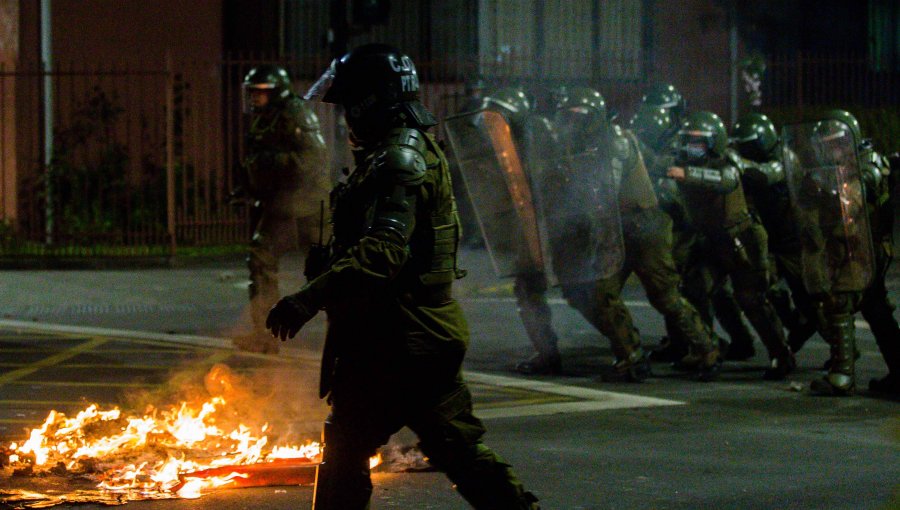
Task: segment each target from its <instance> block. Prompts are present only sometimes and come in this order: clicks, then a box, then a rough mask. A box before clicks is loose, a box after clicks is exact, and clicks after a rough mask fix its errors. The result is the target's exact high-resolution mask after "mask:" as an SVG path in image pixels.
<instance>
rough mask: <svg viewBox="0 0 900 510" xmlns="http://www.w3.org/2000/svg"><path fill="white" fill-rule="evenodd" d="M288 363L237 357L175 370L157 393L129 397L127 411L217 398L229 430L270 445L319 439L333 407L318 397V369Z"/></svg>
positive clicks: (219, 419)
mask: <svg viewBox="0 0 900 510" xmlns="http://www.w3.org/2000/svg"><path fill="white" fill-rule="evenodd" d="M312 368H313V367H311V366H307V367H302V366H298V364H297V363H293V362H292V363H291V364H290V365H288V364H286V363H282V362H276V363H272V362H269V361H264V362H260V360H259V358H256V357H252V358H251V357H241V358H238V357H235V358H232V360H229V362H228V363H227V364H226V363H216V364H213V365H212V366H209V365H205V364H201V365H194V366H187V367H183V368H180V369H178V370H175V371H173V372H172V374H171V376H170V377H169V379H168V381H167V382H166V383H165V384H163V385H161V386H160V387H158V388H156V389H152V390H146V391H139V392H132V393H129V394H126V395H125V397H124V403H123V407H124V410H126V412H127V411H128V410H131V411H132V412H134V413H141V414H150V413H153V412H154V411H156V410H160V409H168V408H171V407H173V406H179V405H181V403H186V404H187V405H188V406H190V407H199V406H200V405H201V404H202V403H203V402H206V401H208V400H209V399H210V398H213V397H221V398H223V399H224V400H225V403H224V404H222V405H221V406H219V407H218V408H217V410H216V425H217V426H218V427H219V428H221V429H224V430H232V429H236V428H237V427H238V426H239V425H244V426H247V427H249V428H250V430H251V431H253V432H254V433H256V434H259V435H267V436H268V437H269V445H270V446H275V445H282V444H289V443H303V442H306V441H308V440H314V441H319V440H320V436H321V423H322V421H323V420H324V418H325V416H326V415H327V407H326V405H325V403H324V402H323V401H321V400H320V399H319V398H318V371H317V370H314V369H312Z"/></svg>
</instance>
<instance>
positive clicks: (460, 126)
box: [444, 110, 544, 276]
mask: <svg viewBox="0 0 900 510" xmlns="http://www.w3.org/2000/svg"><path fill="white" fill-rule="evenodd" d="M444 129H445V131H446V133H447V138H448V140H449V142H450V146H451V148H452V151H453V157H454V158H455V159H456V163H457V164H458V165H459V169H460V173H461V174H462V177H463V181H464V184H465V186H466V190H467V191H468V193H469V197H471V199H472V207H473V208H474V210H475V215H476V217H477V219H478V224H479V226H480V227H481V232H482V234H483V235H484V240H485V244H486V245H487V249H488V252H489V254H490V256H491V261H492V262H493V264H494V269H495V271H496V272H497V275H498V276H513V275H516V274H521V273H524V272H531V271H543V268H544V257H543V253H542V245H541V241H540V237H539V231H538V219H537V213H536V210H535V207H534V200H533V197H532V193H531V185H530V182H529V180H528V176H527V174H526V171H525V168H524V166H523V162H522V159H521V157H520V154H519V151H518V149H517V147H516V145H515V143H514V142H513V137H512V133H511V131H510V128H509V124H507V122H506V119H504V118H503V116H502V115H500V114H499V113H496V112H492V111H487V110H482V111H477V112H473V113H467V114H464V115H458V116H454V117H449V118H448V119H446V120H445V122H444Z"/></svg>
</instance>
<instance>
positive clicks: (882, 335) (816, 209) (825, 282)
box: [789, 110, 900, 395]
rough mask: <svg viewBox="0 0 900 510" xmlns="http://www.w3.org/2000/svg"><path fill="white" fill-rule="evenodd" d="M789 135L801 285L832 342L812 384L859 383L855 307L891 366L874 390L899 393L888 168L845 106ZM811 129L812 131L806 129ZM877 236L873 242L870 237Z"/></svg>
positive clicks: (839, 390)
mask: <svg viewBox="0 0 900 510" xmlns="http://www.w3.org/2000/svg"><path fill="white" fill-rule="evenodd" d="M812 126H813V127H812V128H811V130H806V131H804V130H803V129H802V128H803V125H800V126H798V127H797V128H796V129H795V130H793V131H791V133H792V134H793V133H795V132H797V133H796V134H795V135H794V136H792V138H791V139H792V141H793V142H794V144H795V145H798V146H799V147H800V149H803V148H805V147H806V146H807V144H806V143H802V142H805V140H806V139H807V138H808V139H810V142H808V144H809V145H812V149H813V150H807V151H804V152H802V153H801V154H800V156H801V159H803V157H804V156H805V160H801V161H798V162H797V163H796V164H795V165H790V166H789V170H790V172H789V175H791V176H792V179H791V180H790V181H789V182H790V183H791V184H793V185H794V189H793V190H792V199H794V200H795V202H796V204H795V205H796V206H797V209H798V211H799V218H800V223H801V228H802V232H803V237H802V241H803V250H804V258H803V261H804V267H803V271H804V283H805V284H806V286H807V289H808V290H809V291H810V293H811V294H812V295H813V297H814V299H816V301H817V303H818V306H819V308H820V314H821V317H820V320H821V322H822V326H821V333H822V336H823V337H824V338H825V340H826V341H828V343H829V344H830V346H831V359H830V360H829V364H828V373H827V374H826V375H825V376H824V377H822V378H821V379H817V380H814V381H813V382H812V384H811V385H810V389H811V391H812V392H813V393H816V394H821V395H849V394H851V393H852V392H853V391H854V389H855V387H856V376H855V358H856V355H857V349H856V341H855V340H856V338H855V325H854V322H853V315H854V313H855V312H856V311H857V310H859V311H862V313H863V318H865V319H866V321H867V322H869V324H870V327H871V329H872V333H873V334H874V335H875V339H876V342H877V343H878V346H879V348H880V349H881V351H882V355H883V356H884V358H885V361H886V363H887V365H888V369H889V374H888V376H887V377H885V378H884V379H876V380H873V381H872V382H871V383H870V386H871V388H872V389H873V390H875V391H885V392H888V393H894V394H896V393H897V391H896V390H897V387H896V381H895V380H894V379H895V378H896V374H897V373H898V372H897V370H898V364H900V347H898V343H897V339H898V338H900V328H898V324H897V321H896V319H894V317H893V306H892V305H891V303H890V302H889V300H888V298H887V291H886V287H885V282H884V278H885V274H886V272H887V268H888V265H889V264H890V261H891V255H892V250H893V246H892V241H893V240H892V238H891V236H892V233H891V230H892V227H893V225H892V222H893V212H892V211H891V209H890V191H889V188H890V185H889V176H890V167H889V166H888V164H887V162H886V161H885V159H884V158H882V157H881V156H880V155H878V154H877V153H876V152H875V151H874V148H873V147H872V146H871V142H869V141H866V140H863V139H862V133H861V130H860V127H859V123H858V122H857V120H856V118H855V117H853V115H852V114H850V113H849V112H847V111H845V110H832V111H829V112H827V113H826V115H825V118H824V119H822V120H820V121H818V122H816V123H814V124H813V125H812ZM808 131H811V134H807V133H808ZM873 239H874V240H875V243H874V246H873V244H872V243H871V241H872V240H873Z"/></svg>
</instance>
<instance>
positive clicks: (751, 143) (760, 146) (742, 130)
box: [731, 112, 778, 162]
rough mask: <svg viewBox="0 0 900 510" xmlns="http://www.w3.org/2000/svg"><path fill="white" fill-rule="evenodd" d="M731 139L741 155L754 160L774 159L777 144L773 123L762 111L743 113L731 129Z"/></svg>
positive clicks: (776, 133) (776, 134)
mask: <svg viewBox="0 0 900 510" xmlns="http://www.w3.org/2000/svg"><path fill="white" fill-rule="evenodd" d="M731 139H732V142H733V143H734V145H735V147H736V148H737V150H738V153H740V155H741V156H743V157H745V158H748V159H751V160H753V161H756V162H763V161H768V160H770V159H774V158H775V157H776V156H775V148H776V147H777V146H778V131H777V130H776V129H775V124H774V123H773V122H772V121H771V120H770V119H769V117H767V116H766V115H764V114H762V113H757V112H751V113H748V114H746V115H743V116H742V117H741V118H739V119H738V121H737V122H736V123H735V125H734V129H732V131H731Z"/></svg>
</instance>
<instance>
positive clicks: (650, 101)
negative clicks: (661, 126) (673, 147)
mask: <svg viewBox="0 0 900 510" xmlns="http://www.w3.org/2000/svg"><path fill="white" fill-rule="evenodd" d="M641 103H642V104H645V105H648V106H651V107H655V108H663V109H665V110H666V111H668V112H669V113H670V115H671V116H672V123H674V124H675V125H678V124H681V122H682V120H683V119H684V116H685V114H686V112H687V104H686V102H685V100H684V96H682V95H681V93H680V92H678V89H676V88H675V86H674V85H672V84H671V83H657V84H654V85H651V86H650V87H649V88H647V90H646V91H644V96H643V97H642V98H641Z"/></svg>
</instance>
